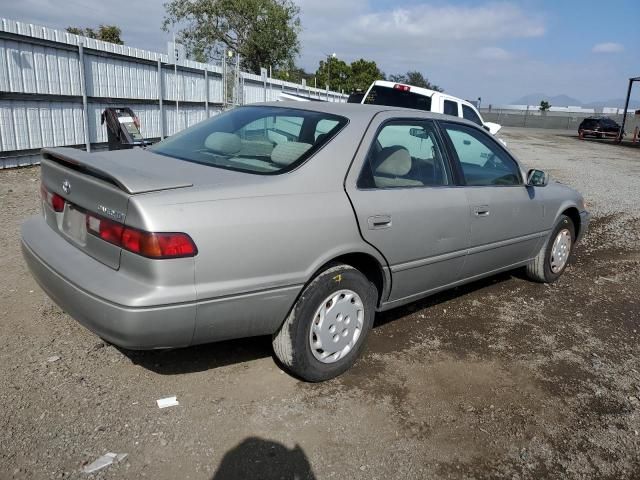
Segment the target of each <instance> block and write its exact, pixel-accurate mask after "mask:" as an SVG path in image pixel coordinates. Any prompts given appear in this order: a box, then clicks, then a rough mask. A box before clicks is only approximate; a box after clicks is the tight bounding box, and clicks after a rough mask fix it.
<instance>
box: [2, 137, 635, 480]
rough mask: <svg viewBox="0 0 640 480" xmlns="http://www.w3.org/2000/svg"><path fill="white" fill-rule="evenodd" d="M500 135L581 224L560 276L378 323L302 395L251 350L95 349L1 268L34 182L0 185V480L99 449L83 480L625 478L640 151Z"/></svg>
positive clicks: (473, 289) (504, 284) (445, 297)
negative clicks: (350, 357) (570, 198)
mask: <svg viewBox="0 0 640 480" xmlns="http://www.w3.org/2000/svg"><path fill="white" fill-rule="evenodd" d="M503 136H504V138H505V139H506V140H507V142H508V143H509V146H510V148H511V149H512V150H513V151H514V152H515V153H516V154H517V155H518V156H519V157H520V158H521V159H522V160H523V161H524V163H525V164H526V165H527V166H536V167H541V168H544V169H546V170H548V171H549V172H551V174H552V176H553V177H555V178H557V179H559V180H561V181H563V182H565V183H568V184H570V185H572V186H575V187H576V188H578V189H580V190H581V191H582V192H583V193H584V194H585V197H586V199H587V202H588V203H589V206H590V209H591V210H592V211H593V213H594V215H595V220H594V222H593V225H592V228H591V231H590V233H589V235H588V237H587V238H586V240H585V242H584V244H583V245H582V246H581V247H580V248H579V250H578V251H577V252H576V255H574V258H573V259H572V262H571V264H570V266H569V268H568V270H567V272H566V273H565V275H564V276H563V277H562V278H561V279H560V280H559V281H558V282H557V283H555V284H553V285H551V286H548V285H540V284H534V283H530V282H528V281H527V280H525V279H523V278H522V277H521V276H520V275H518V274H514V275H510V274H504V275H501V276H498V277H495V278H492V279H489V280H486V281H482V282H478V283H474V284H472V285H470V286H468V287H464V288H458V289H456V290H454V291H452V292H448V293H445V294H442V295H438V296H436V297H433V298H430V299H427V300H425V301H423V302H421V303H418V304H416V305H412V306H409V307H407V308H402V309H399V310H394V311H391V312H388V313H386V314H383V315H378V317H377V321H376V328H375V329H374V331H373V332H372V335H371V337H370V339H369V343H368V348H367V350H366V352H365V354H364V356H363V358H362V359H361V360H360V361H359V362H358V363H357V364H356V366H355V367H354V368H353V369H352V370H351V371H350V372H348V373H347V374H345V375H344V376H342V377H340V378H338V379H336V380H334V381H330V382H327V383H324V384H316V385H312V384H306V383H302V382H299V381H297V380H295V379H293V378H292V377H290V376H289V375H287V374H285V373H283V372H282V371H281V370H280V369H279V368H278V367H277V366H276V364H275V363H274V361H273V359H272V358H271V349H270V339H269V338H256V339H249V340H241V341H234V342H226V343H222V344H216V345H208V346H202V347H196V348H189V349H184V350H177V351H164V352H142V353H141V352H138V353H135V352H134V353H132V352H124V351H120V350H118V349H117V348H114V347H112V346H108V345H105V344H104V343H102V342H101V341H100V339H99V338H97V337H96V336H94V335H93V334H92V333H90V332H89V331H87V330H85V329H84V328H83V327H81V326H80V325H79V324H77V323H76V322H75V321H73V320H72V319H71V318H69V317H68V316H67V315H65V314H64V313H63V312H62V311H61V310H60V309H59V308H58V307H56V306H55V305H53V304H52V302H51V301H50V300H48V298H47V297H46V296H45V295H44V294H43V293H42V291H41V290H40V289H39V288H38V287H37V286H36V284H35V282H34V281H33V280H32V278H31V277H30V275H29V273H28V272H27V269H26V267H25V265H24V262H23V260H22V257H21V255H20V249H19V241H18V239H19V233H18V232H19V225H20V223H21V222H22V220H23V219H24V218H25V217H27V216H28V215H31V214H35V213H37V212H38V175H39V171H38V168H30V169H21V170H11V171H0V205H1V208H0V221H1V224H2V227H3V228H2V229H1V230H0V245H1V246H2V249H1V250H0V272H2V275H0V342H1V344H2V348H1V350H0V382H1V383H0V406H1V408H0V478H87V477H89V476H88V475H86V474H84V473H82V470H81V469H82V467H83V465H85V464H87V463H88V462H91V461H93V460H94V459H95V458H96V457H98V456H100V455H102V454H104V453H106V452H116V453H120V452H123V453H128V457H127V458H126V459H125V460H123V461H122V462H120V463H117V464H114V465H112V466H110V467H108V468H106V469H105V470H102V471H101V472H99V473H98V474H94V475H93V476H92V477H91V478H94V477H95V478H139V477H151V478H158V479H174V478H191V479H206V478H215V479H226V478H267V479H272V478H273V479H280V478H283V479H293V478H296V479H307V478H317V479H347V478H348V479H360V478H361V479H375V478H377V479H389V478H398V479H412V478H516V479H518V478H520V479H521V478H541V477H554V478H558V477H561V476H562V477H568V478H610V479H621V478H639V477H640V436H639V433H640V353H639V350H638V339H639V335H640V334H639V331H640V295H639V294H640V278H639V275H638V273H639V266H640V224H639V223H638V220H639V217H640V209H639V208H638V204H639V203H640V180H639V179H640V149H632V148H624V147H616V146H613V145H610V144H603V143H602V142H586V141H579V140H578V139H577V138H574V137H569V136H566V135H562V134H559V133H555V132H552V131H535V130H519V129H509V130H507V131H506V132H505V133H504V135H503ZM56 357H59V358H56ZM170 395H177V397H178V400H179V402H180V405H179V406H177V407H172V408H167V409H163V410H160V409H158V407H157V406H156V399H159V398H162V397H166V396H170Z"/></svg>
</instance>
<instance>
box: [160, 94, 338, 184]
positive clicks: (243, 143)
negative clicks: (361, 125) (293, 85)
mask: <svg viewBox="0 0 640 480" xmlns="http://www.w3.org/2000/svg"><path fill="white" fill-rule="evenodd" d="M346 124H347V119H346V118H344V117H340V116H337V115H332V114H328V113H321V112H312V111H307V110H298V109H294V108H280V107H260V106H251V107H238V108H235V109H233V110H230V111H229V112H226V113H223V114H220V115H217V116H215V117H212V118H210V119H208V120H205V121H204V122H201V123H199V124H197V125H195V126H193V127H191V128H188V129H186V130H183V131H182V132H180V133H177V134H176V135H173V136H172V137H169V138H167V139H165V140H163V141H162V142H160V143H157V144H155V145H154V146H152V147H150V149H149V150H151V151H152V152H154V153H158V154H160V155H166V156H169V157H173V158H176V159H179V160H185V161H187V162H194V163H200V164H202V165H208V166H211V167H217V168H225V169H228V170H237V171H242V172H247V173H255V174H261V175H277V174H279V173H284V172H287V171H290V170H293V169H294V168H296V167H297V166H298V165H301V164H302V163H304V161H305V160H306V159H307V158H309V157H310V156H311V155H313V154H314V153H315V152H316V151H317V150H318V149H320V148H321V147H322V146H323V145H324V144H326V143H327V142H328V141H330V140H331V138H333V136H334V135H336V134H337V133H338V132H339V131H340V130H341V129H342V128H343V127H344V126H345V125H346Z"/></svg>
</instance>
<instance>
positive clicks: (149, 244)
mask: <svg viewBox="0 0 640 480" xmlns="http://www.w3.org/2000/svg"><path fill="white" fill-rule="evenodd" d="M87 231H88V232H89V233H91V234H93V235H95V236H97V237H100V238H101V239H103V240H104V241H106V242H109V243H112V244H114V245H117V246H119V247H121V248H124V249H125V250H128V251H130V252H133V253H137V254H138V255H142V256H144V257H148V258H156V259H164V258H183V257H193V256H195V255H196V254H197V253H198V249H197V248H196V245H195V243H193V240H192V239H191V237H190V236H189V235H187V234H186V233H155V232H145V231H144V230H138V229H137V228H131V227H127V226H125V225H122V224H121V223H117V222H114V221H113V220H109V219H107V218H102V217H97V216H95V215H92V214H90V213H88V214H87Z"/></svg>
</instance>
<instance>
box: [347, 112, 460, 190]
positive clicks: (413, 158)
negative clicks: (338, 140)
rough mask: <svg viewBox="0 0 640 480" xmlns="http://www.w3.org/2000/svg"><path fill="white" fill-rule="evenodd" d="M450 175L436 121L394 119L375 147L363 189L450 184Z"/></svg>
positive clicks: (362, 179) (363, 176) (365, 169)
mask: <svg viewBox="0 0 640 480" xmlns="http://www.w3.org/2000/svg"><path fill="white" fill-rule="evenodd" d="M447 178H448V174H447V171H446V167H445V161H444V158H443V155H442V151H441V149H440V146H439V144H438V141H437V138H436V133H435V128H434V126H433V122H429V121H424V120H393V121H391V122H388V123H387V124H385V125H384V126H383V127H382V128H381V129H380V131H379V132H378V136H377V137H376V140H375V142H374V143H373V145H371V148H370V149H369V153H368V154H367V159H366V162H365V165H364V167H363V170H362V173H361V175H360V178H359V180H358V187H359V188H408V187H427V186H436V185H447V183H448V182H447Z"/></svg>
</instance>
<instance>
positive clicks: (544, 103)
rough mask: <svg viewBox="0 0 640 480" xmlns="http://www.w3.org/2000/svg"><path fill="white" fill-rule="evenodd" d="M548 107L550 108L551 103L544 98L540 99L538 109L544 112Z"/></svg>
mask: <svg viewBox="0 0 640 480" xmlns="http://www.w3.org/2000/svg"><path fill="white" fill-rule="evenodd" d="M550 108H551V104H550V103H549V102H547V101H546V100H540V111H541V112H546V111H547V110H549V109H550Z"/></svg>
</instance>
